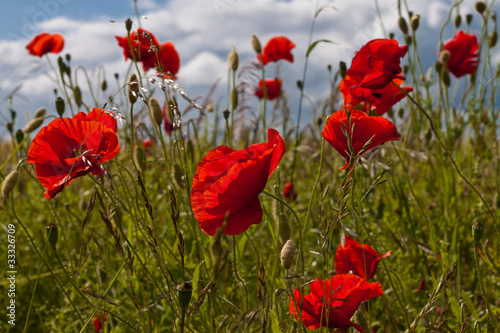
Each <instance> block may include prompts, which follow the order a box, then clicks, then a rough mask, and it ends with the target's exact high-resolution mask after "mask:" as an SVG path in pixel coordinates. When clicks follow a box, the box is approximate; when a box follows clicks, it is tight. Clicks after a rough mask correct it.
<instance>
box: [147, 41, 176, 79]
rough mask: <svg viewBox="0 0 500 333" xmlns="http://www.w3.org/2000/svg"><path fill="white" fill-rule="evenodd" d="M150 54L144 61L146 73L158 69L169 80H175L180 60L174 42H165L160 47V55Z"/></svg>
mask: <svg viewBox="0 0 500 333" xmlns="http://www.w3.org/2000/svg"><path fill="white" fill-rule="evenodd" d="M150 53H151V54H150V56H149V57H147V58H145V59H143V60H142V68H143V69H144V71H147V70H148V69H151V68H156V70H157V71H158V72H159V73H162V74H165V75H166V76H167V78H170V79H173V80H175V79H176V77H175V74H177V72H178V71H179V67H180V59H179V54H178V53H177V51H176V50H175V47H174V44H173V43H172V42H165V43H163V44H161V45H160V46H159V50H158V55H156V54H155V53H154V52H150ZM157 57H158V58H157Z"/></svg>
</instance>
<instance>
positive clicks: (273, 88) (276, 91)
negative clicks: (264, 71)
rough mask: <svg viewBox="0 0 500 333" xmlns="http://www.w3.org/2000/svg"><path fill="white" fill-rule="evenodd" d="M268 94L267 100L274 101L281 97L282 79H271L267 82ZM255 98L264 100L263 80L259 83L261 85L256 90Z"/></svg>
mask: <svg viewBox="0 0 500 333" xmlns="http://www.w3.org/2000/svg"><path fill="white" fill-rule="evenodd" d="M266 92H267V99H268V100H270V101H272V100H273V99H276V98H278V97H279V96H280V95H281V79H270V80H266ZM255 96H257V97H258V98H260V99H262V98H264V84H263V83H262V80H260V81H259V85H258V86H257V88H256V89H255Z"/></svg>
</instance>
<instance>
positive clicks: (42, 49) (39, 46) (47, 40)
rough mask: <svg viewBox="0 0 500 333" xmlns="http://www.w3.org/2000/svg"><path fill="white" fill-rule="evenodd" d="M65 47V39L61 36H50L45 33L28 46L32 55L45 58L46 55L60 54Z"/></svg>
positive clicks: (36, 37) (37, 36)
mask: <svg viewBox="0 0 500 333" xmlns="http://www.w3.org/2000/svg"><path fill="white" fill-rule="evenodd" d="M63 47H64V37H63V36H62V35H61V34H53V35H51V34H49V33H46V32H43V33H41V34H39V35H36V36H35V38H33V39H32V40H31V42H29V44H28V45H26V48H27V49H28V51H29V52H30V54H31V55H34V56H39V57H41V56H43V55H44V54H45V53H49V52H51V53H59V52H61V51H62V49H63Z"/></svg>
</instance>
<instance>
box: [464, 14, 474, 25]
mask: <svg viewBox="0 0 500 333" xmlns="http://www.w3.org/2000/svg"><path fill="white" fill-rule="evenodd" d="M465 22H467V24H468V25H469V24H471V22H472V14H467V15H465Z"/></svg>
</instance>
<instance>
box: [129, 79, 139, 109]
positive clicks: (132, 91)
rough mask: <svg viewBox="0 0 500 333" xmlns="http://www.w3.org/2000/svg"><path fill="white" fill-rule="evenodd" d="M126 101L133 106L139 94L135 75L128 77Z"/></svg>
mask: <svg viewBox="0 0 500 333" xmlns="http://www.w3.org/2000/svg"><path fill="white" fill-rule="evenodd" d="M127 92H128V94H127V96H128V101H129V102H130V104H134V103H135V102H136V101H137V96H138V94H139V82H138V81H137V75H135V73H134V74H132V75H130V79H129V80H128V90H127Z"/></svg>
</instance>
